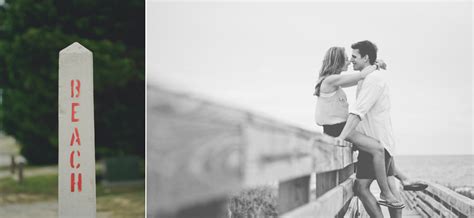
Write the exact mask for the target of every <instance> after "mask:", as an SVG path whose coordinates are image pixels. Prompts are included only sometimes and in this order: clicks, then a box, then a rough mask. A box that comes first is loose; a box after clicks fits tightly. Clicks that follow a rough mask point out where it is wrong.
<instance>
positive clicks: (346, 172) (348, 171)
mask: <svg viewBox="0 0 474 218" xmlns="http://www.w3.org/2000/svg"><path fill="white" fill-rule="evenodd" d="M337 173H338V175H337V180H338V184H341V183H343V182H344V181H346V180H347V179H348V178H349V177H351V176H352V175H353V174H354V164H349V165H348V166H346V167H345V168H344V169H342V170H338V171H337Z"/></svg>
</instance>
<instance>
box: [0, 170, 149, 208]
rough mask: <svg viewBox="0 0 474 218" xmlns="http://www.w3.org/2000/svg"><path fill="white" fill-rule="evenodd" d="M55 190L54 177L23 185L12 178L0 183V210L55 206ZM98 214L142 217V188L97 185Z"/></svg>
mask: <svg viewBox="0 0 474 218" xmlns="http://www.w3.org/2000/svg"><path fill="white" fill-rule="evenodd" d="M57 187H58V176H57V174H54V175H38V176H32V177H28V178H26V179H25V181H24V182H23V183H22V184H20V183H18V182H17V181H15V180H13V179H11V178H4V179H0V193H1V195H0V206H1V205H4V204H23V203H32V202H43V201H56V202H57V198H58V188H57ZM25 209H27V208H25ZM97 212H107V213H110V214H111V216H112V217H144V215H145V186H144V184H141V185H133V186H120V187H104V186H102V185H97Z"/></svg>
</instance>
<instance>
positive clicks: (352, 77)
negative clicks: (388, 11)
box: [314, 41, 427, 217]
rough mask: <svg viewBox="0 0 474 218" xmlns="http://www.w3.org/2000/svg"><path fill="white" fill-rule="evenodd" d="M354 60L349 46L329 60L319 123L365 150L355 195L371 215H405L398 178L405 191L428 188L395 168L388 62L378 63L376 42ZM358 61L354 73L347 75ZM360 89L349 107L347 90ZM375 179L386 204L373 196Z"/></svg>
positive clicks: (355, 48)
mask: <svg viewBox="0 0 474 218" xmlns="http://www.w3.org/2000/svg"><path fill="white" fill-rule="evenodd" d="M351 48H352V55H351V58H350V60H349V58H348V56H347V54H346V53H345V51H344V48H343V47H332V48H330V49H329V50H328V51H327V52H326V55H325V57H324V60H323V65H322V68H321V71H320V73H319V79H318V81H317V83H316V87H315V92H314V95H316V96H318V102H317V104H316V123H317V124H318V125H320V126H323V129H324V133H325V134H327V135H330V136H333V137H337V139H338V140H347V141H349V142H351V143H352V144H353V145H354V146H355V148H356V149H358V150H359V156H358V162H357V164H356V168H357V172H356V181H355V183H354V192H355V194H356V195H357V196H358V197H359V199H360V200H361V201H362V204H363V205H364V207H365V209H366V211H367V212H368V213H369V215H370V217H383V215H382V211H381V209H380V206H379V205H383V206H387V207H388V208H389V211H390V216H391V217H401V215H402V208H404V207H405V205H404V204H403V203H402V202H401V197H400V193H399V192H398V189H397V185H396V181H395V177H397V178H398V179H399V180H400V181H401V183H402V185H403V187H404V189H405V190H415V191H417V190H423V189H425V188H426V187H427V185H426V184H424V183H422V182H413V181H411V180H410V179H408V178H407V177H406V176H405V175H404V174H403V173H402V172H401V171H400V170H398V169H397V168H396V167H395V163H394V159H393V155H394V146H395V143H394V142H395V140H394V137H393V133H392V124H391V119H390V97H389V87H388V85H387V83H386V81H385V80H384V75H383V74H385V72H380V71H379V69H380V68H381V69H385V68H386V64H385V63H384V62H383V61H379V60H377V47H376V46H375V44H373V43H372V42H370V41H361V42H357V43H355V44H353V45H352V46H351ZM351 63H352V65H353V68H354V70H355V71H359V72H357V73H353V74H341V72H344V71H347V68H348V66H349V65H350V64H351ZM355 85H357V94H356V102H355V104H354V105H351V106H350V107H349V105H348V103H347V98H346V94H345V93H344V91H343V90H342V88H344V87H350V86H355ZM374 179H375V180H377V183H378V185H379V187H380V190H381V193H380V196H379V197H380V200H377V199H376V198H375V196H374V195H373V194H372V193H371V192H370V184H371V183H372V182H373V181H374Z"/></svg>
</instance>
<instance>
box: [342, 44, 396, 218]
mask: <svg viewBox="0 0 474 218" xmlns="http://www.w3.org/2000/svg"><path fill="white" fill-rule="evenodd" d="M351 48H352V57H351V62H352V64H353V68H354V70H357V71H362V70H363V69H364V68H366V67H368V66H370V65H373V64H374V63H375V60H376V59H377V47H376V46H375V45H374V44H373V43H372V42H370V41H361V42H357V43H355V44H353V45H352V46H351ZM349 113H350V114H349V118H348V120H347V123H346V125H345V127H344V129H343V130H342V132H341V135H340V136H339V137H338V138H339V139H346V138H347V136H348V135H349V134H351V132H352V131H353V130H354V129H355V128H356V127H357V130H358V131H359V132H361V133H363V134H365V135H368V136H370V137H373V138H375V139H377V140H379V141H380V143H381V144H382V145H383V146H384V148H385V163H386V173H387V177H388V178H387V181H388V184H389V187H390V190H391V191H392V193H393V194H394V195H395V196H396V197H397V198H398V199H399V200H400V194H399V192H398V189H397V187H396V184H395V178H394V166H393V158H392V155H393V152H394V144H395V143H394V141H395V140H394V138H393V133H392V124H391V120H390V98H389V89H388V85H387V83H386V82H385V80H384V79H383V75H380V73H379V72H374V73H372V74H370V75H368V76H367V77H366V78H365V79H364V80H361V81H360V82H359V84H358V86H357V100H356V103H355V104H354V105H351V107H350V108H349ZM371 159H372V156H371V155H370V154H369V153H366V152H364V151H359V157H358V163H357V172H356V182H355V183H354V190H355V192H356V194H357V195H358V197H359V198H360V200H361V201H362V204H363V205H364V207H365V209H366V210H367V212H368V213H369V215H370V217H383V215H382V211H381V209H380V206H379V205H378V203H377V199H376V198H375V197H374V196H373V194H372V193H371V192H370V184H371V183H372V182H373V181H374V179H375V173H374V166H373V163H372V160H371ZM382 203H383V202H382ZM389 211H390V216H391V217H402V209H394V208H389Z"/></svg>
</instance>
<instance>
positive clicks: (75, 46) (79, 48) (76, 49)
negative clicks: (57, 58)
mask: <svg viewBox="0 0 474 218" xmlns="http://www.w3.org/2000/svg"><path fill="white" fill-rule="evenodd" d="M65 53H68V54H71V53H76V54H77V53H86V54H88V53H92V52H91V51H90V50H89V49H87V48H86V47H84V46H83V45H81V44H80V43H79V42H74V43H72V44H71V45H69V46H68V47H66V48H64V49H63V50H61V51H60V52H59V54H65Z"/></svg>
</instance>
